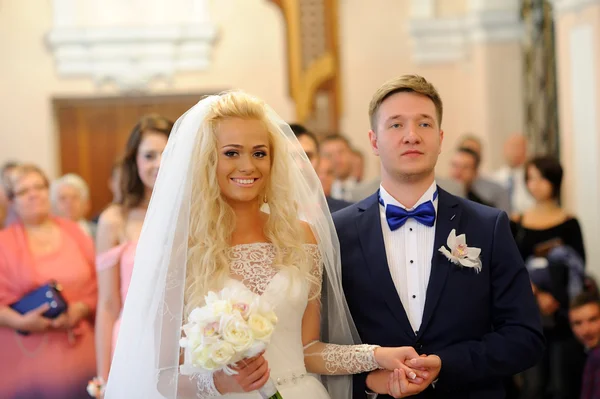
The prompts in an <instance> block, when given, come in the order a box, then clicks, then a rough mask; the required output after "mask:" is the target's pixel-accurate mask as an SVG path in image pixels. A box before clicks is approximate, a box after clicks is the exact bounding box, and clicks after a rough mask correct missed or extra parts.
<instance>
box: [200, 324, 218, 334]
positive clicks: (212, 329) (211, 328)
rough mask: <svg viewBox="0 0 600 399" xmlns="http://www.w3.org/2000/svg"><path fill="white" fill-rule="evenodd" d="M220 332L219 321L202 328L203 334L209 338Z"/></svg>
mask: <svg viewBox="0 0 600 399" xmlns="http://www.w3.org/2000/svg"><path fill="white" fill-rule="evenodd" d="M218 333H219V323H218V322H213V323H210V324H206V325H205V326H204V328H203V329H202V335H203V336H204V337H207V338H209V337H214V336H216V335H217V334H218Z"/></svg>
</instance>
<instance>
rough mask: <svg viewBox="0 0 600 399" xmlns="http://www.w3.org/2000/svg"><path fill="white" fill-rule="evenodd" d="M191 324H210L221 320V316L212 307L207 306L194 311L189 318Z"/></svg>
mask: <svg viewBox="0 0 600 399" xmlns="http://www.w3.org/2000/svg"><path fill="white" fill-rule="evenodd" d="M188 320H189V322H190V323H198V324H209V323H213V322H215V321H218V320H219V314H218V313H216V312H215V311H214V309H213V306H212V305H206V306H204V307H201V308H196V309H194V310H192V312H191V313H190V315H189V316H188Z"/></svg>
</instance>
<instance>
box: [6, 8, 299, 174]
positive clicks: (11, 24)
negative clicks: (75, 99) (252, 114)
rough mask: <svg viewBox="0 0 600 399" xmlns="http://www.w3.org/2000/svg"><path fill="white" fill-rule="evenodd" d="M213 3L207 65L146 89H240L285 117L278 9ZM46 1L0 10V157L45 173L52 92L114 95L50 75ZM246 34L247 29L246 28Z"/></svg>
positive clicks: (288, 114) (51, 152)
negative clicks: (213, 33)
mask: <svg viewBox="0 0 600 399" xmlns="http://www.w3.org/2000/svg"><path fill="white" fill-rule="evenodd" d="M230 3H231V2H230V1H227V2H223V1H217V2H213V5H214V7H213V8H214V9H213V18H214V21H215V23H216V24H217V26H219V27H220V28H219V29H220V37H219V39H218V45H217V46H216V47H215V49H214V53H213V63H212V65H211V68H210V70H209V71H206V72H202V73H186V74H179V75H177V76H176V78H175V79H174V84H173V86H172V87H170V88H168V89H166V88H164V87H163V88H161V87H160V86H159V85H158V84H156V85H154V87H153V90H152V93H160V94H165V93H182V92H183V93H185V92H188V93H189V92H191V93H194V92H201V91H207V90H222V89H229V88H242V89H245V90H248V91H250V92H252V93H254V94H256V95H258V96H260V97H262V98H263V99H265V100H266V101H267V102H268V103H270V104H272V105H273V107H274V108H276V110H277V111H278V112H279V113H280V115H281V116H282V117H283V118H293V112H294V111H293V104H292V102H291V100H290V98H289V96H288V94H287V72H286V64H285V62H284V60H285V51H286V49H285V34H284V32H285V31H284V26H283V19H282V17H281V12H280V10H279V8H278V7H277V6H276V5H274V4H273V3H271V2H269V1H264V0H243V1H242V0H238V1H236V2H235V3H236V4H235V8H234V7H231V4H230ZM50 5H51V2H50V1H8V2H3V3H2V9H1V12H0V54H2V61H1V62H0V88H1V89H0V119H1V120H2V132H1V133H0V163H1V162H5V161H6V160H8V159H17V160H23V161H34V162H37V163H38V164H39V165H41V166H42V167H43V168H44V169H46V170H47V171H48V172H49V173H50V175H55V174H56V173H57V172H58V171H57V168H58V162H59V158H58V154H57V153H56V152H57V149H56V148H57V145H56V141H57V138H56V134H55V129H54V127H53V116H52V109H51V98H52V97H53V96H94V95H106V94H114V93H115V90H114V89H112V88H102V89H99V88H96V87H95V86H94V85H93V84H92V82H91V80H90V79H83V78H82V79H73V78H69V79H61V78H59V77H57V75H56V72H55V68H54V63H53V59H52V56H51V54H50V52H49V51H48V49H47V48H46V47H45V45H44V41H43V40H44V35H45V34H46V32H48V31H49V29H50V27H51V8H50ZM250 33H251V34H250Z"/></svg>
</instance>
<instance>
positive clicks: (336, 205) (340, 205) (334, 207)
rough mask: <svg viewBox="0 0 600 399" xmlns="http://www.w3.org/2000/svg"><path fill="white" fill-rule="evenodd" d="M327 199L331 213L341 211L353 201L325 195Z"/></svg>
mask: <svg viewBox="0 0 600 399" xmlns="http://www.w3.org/2000/svg"><path fill="white" fill-rule="evenodd" d="M325 199H326V200H327V206H328V207H329V212H331V213H334V212H337V211H341V210H342V209H344V208H346V207H348V206H350V205H352V203H351V202H346V201H343V200H339V199H335V198H331V197H325Z"/></svg>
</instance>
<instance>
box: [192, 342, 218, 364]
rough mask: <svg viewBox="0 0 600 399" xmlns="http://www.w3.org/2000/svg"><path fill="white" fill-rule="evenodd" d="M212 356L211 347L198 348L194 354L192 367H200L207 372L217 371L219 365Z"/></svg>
mask: <svg viewBox="0 0 600 399" xmlns="http://www.w3.org/2000/svg"><path fill="white" fill-rule="evenodd" d="M210 355H211V347H210V346H204V347H200V348H197V349H196V350H194V351H193V352H192V366H194V367H200V368H203V369H205V370H217V369H218V368H219V365H218V364H216V363H215V362H214V361H213V359H212V358H211V356H210Z"/></svg>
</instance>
